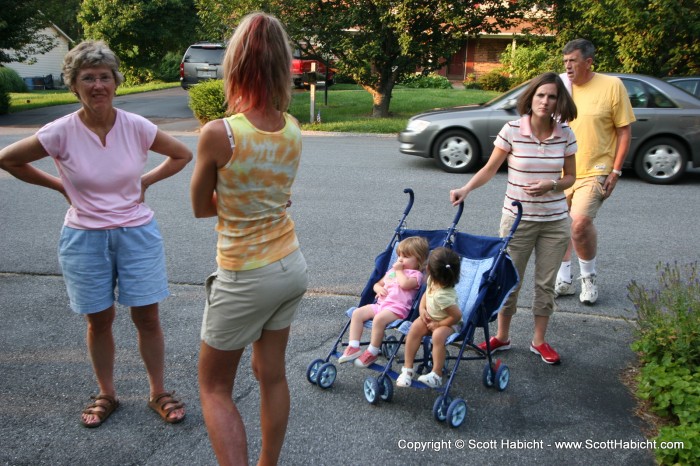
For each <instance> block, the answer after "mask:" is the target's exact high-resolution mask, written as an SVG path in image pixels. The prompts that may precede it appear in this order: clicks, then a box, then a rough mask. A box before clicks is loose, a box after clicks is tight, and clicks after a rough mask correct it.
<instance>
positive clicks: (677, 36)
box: [551, 0, 700, 76]
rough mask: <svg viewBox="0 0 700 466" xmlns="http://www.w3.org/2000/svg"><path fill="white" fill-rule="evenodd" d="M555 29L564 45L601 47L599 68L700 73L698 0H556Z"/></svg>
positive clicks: (633, 71)
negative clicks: (576, 42)
mask: <svg viewBox="0 0 700 466" xmlns="http://www.w3.org/2000/svg"><path fill="white" fill-rule="evenodd" d="M552 3H553V5H554V8H553V11H554V14H553V17H552V23H551V27H552V28H553V29H554V30H556V31H557V35H556V37H557V43H558V45H559V46H560V50H561V46H563V45H564V44H565V43H566V42H568V41H569V40H571V39H575V38H577V37H582V38H586V39H588V40H590V41H591V42H593V43H594V44H595V46H596V60H595V61H596V69H597V70H598V71H615V72H627V73H643V74H650V75H655V76H665V75H669V74H699V73H700V21H698V16H697V12H698V6H699V5H698V0H577V1H572V0H555V1H553V2H552Z"/></svg>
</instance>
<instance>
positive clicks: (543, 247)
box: [450, 73, 577, 364]
mask: <svg viewBox="0 0 700 466" xmlns="http://www.w3.org/2000/svg"><path fill="white" fill-rule="evenodd" d="M517 109H518V113H520V115H522V116H521V118H520V119H518V120H514V121H511V122H508V123H506V124H505V126H503V129H501V131H500V133H498V136H497V137H496V141H495V142H494V146H495V147H494V149H493V152H492V153H491V157H490V158H489V161H488V162H487V163H486V165H485V166H484V167H483V168H482V169H481V170H479V172H477V173H476V174H475V175H474V176H473V177H472V178H471V179H470V180H469V182H468V183H467V184H465V185H464V186H463V187H461V188H459V189H453V190H451V191H450V200H451V201H452V204H453V205H457V204H459V203H460V202H463V201H464V200H465V198H466V197H467V195H468V194H469V193H470V192H471V191H472V190H474V189H476V188H478V187H480V186H483V185H484V184H486V183H487V182H488V181H489V180H490V179H491V178H493V176H494V175H495V174H496V172H497V171H498V169H499V167H500V166H501V165H502V163H503V161H504V160H507V161H508V186H507V188H506V195H505V199H504V201H503V211H502V212H503V214H502V217H501V226H500V234H501V236H505V235H507V234H508V232H509V231H510V228H511V226H512V225H513V222H514V221H515V208H514V207H513V206H512V205H511V203H512V202H513V201H520V202H521V203H522V205H523V216H522V221H521V223H520V225H519V226H518V229H517V231H516V232H515V235H514V237H513V239H512V240H511V241H510V243H509V247H508V252H509V253H510V256H511V258H512V259H513V262H514V264H515V266H516V268H517V269H518V273H519V274H520V277H521V285H522V279H523V277H524V276H525V268H526V266H527V262H528V260H529V258H530V255H531V254H532V251H533V249H534V251H535V298H534V302H533V304H532V313H533V314H534V319H535V328H534V336H533V339H532V342H531V343H530V351H532V352H533V353H535V354H537V355H539V356H540V357H541V358H542V360H543V361H544V362H546V363H547V364H557V363H559V362H560V361H561V359H560V357H559V354H557V352H556V351H555V350H554V349H553V348H552V347H551V346H550V345H549V344H548V343H547V342H546V341H545V334H546V332H547V325H548V323H549V317H550V316H551V315H552V313H553V312H554V282H555V280H556V276H557V270H558V269H559V264H560V262H561V258H562V257H563V256H564V252H565V251H566V246H567V244H568V241H569V237H570V219H569V214H568V207H567V203H566V197H565V196H564V192H563V191H564V190H565V189H566V188H568V187H570V186H571V185H572V184H573V183H574V180H575V178H576V162H575V157H574V155H575V154H576V149H577V147H576V137H575V136H574V133H573V131H572V130H571V129H570V128H569V126H568V125H567V124H566V123H561V122H567V121H571V120H573V119H575V118H576V106H575V105H574V102H573V100H572V99H571V97H570V96H569V93H568V92H567V91H566V88H565V87H564V83H563V82H562V80H561V79H560V78H559V76H557V74H556V73H544V74H542V75H540V76H538V77H536V78H534V79H533V80H532V82H531V83H530V85H529V86H528V87H527V89H526V90H525V91H524V92H523V93H522V94H521V95H520V97H519V98H518V102H517ZM519 290H520V285H519V286H518V288H517V289H516V290H515V292H514V293H513V294H511V296H510V298H509V299H508V301H507V302H506V304H505V305H504V306H503V308H502V309H501V312H500V313H499V314H498V332H497V334H496V336H494V337H491V339H490V341H489V343H490V345H489V346H490V348H491V351H492V352H495V351H504V350H508V349H510V348H511V345H510V324H511V320H512V318H513V315H515V312H516V305H517V299H518V292H519ZM479 347H480V348H481V349H482V350H484V351H485V350H486V342H484V343H482V344H481V345H479Z"/></svg>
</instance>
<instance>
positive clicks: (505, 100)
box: [484, 81, 530, 108]
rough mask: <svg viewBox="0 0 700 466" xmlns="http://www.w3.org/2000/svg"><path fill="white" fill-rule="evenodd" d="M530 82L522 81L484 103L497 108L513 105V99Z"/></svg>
mask: <svg viewBox="0 0 700 466" xmlns="http://www.w3.org/2000/svg"><path fill="white" fill-rule="evenodd" d="M529 83H530V81H525V82H524V83H522V84H520V85H518V86H516V87H514V88H513V89H511V90H509V91H507V92H505V93H503V94H501V95H499V96H497V97H494V98H493V99H491V100H489V101H488V102H486V103H485V104H484V105H485V106H488V107H498V108H503V107H514V106H515V100H516V99H517V98H518V96H519V95H520V93H521V92H522V90H523V88H524V87H525V86H527V85H528V84H529Z"/></svg>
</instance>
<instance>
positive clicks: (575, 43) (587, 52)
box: [562, 39, 595, 60]
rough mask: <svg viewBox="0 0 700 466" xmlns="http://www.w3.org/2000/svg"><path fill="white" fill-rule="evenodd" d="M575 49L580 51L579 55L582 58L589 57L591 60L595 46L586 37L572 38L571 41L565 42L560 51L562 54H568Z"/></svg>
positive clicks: (593, 56)
mask: <svg viewBox="0 0 700 466" xmlns="http://www.w3.org/2000/svg"><path fill="white" fill-rule="evenodd" d="M576 50H578V51H580V52H581V56H582V57H583V58H584V60H585V59H586V58H590V59H591V60H593V59H594V58H595V46H594V45H593V42H591V41H590V40H587V39H574V40H572V41H569V42H567V44H566V45H565V46H564V49H563V50H562V53H563V54H564V55H570V54H572V53H574V52H575V51H576Z"/></svg>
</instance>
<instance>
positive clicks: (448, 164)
mask: <svg viewBox="0 0 700 466" xmlns="http://www.w3.org/2000/svg"><path fill="white" fill-rule="evenodd" d="M479 152H480V151H479V146H478V145H477V142H476V139H474V137H472V136H471V135H470V134H469V133H467V132H466V131H460V130H452V131H447V132H446V133H444V134H442V135H441V136H440V137H439V138H438V139H437V141H436V142H435V146H434V148H433V158H434V159H435V162H436V163H437V165H438V166H439V167H440V168H442V169H443V170H445V171H446V172H448V173H466V172H468V171H470V170H472V169H473V168H475V167H476V166H477V164H478V163H479V159H480V157H481V154H480V153H479Z"/></svg>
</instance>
